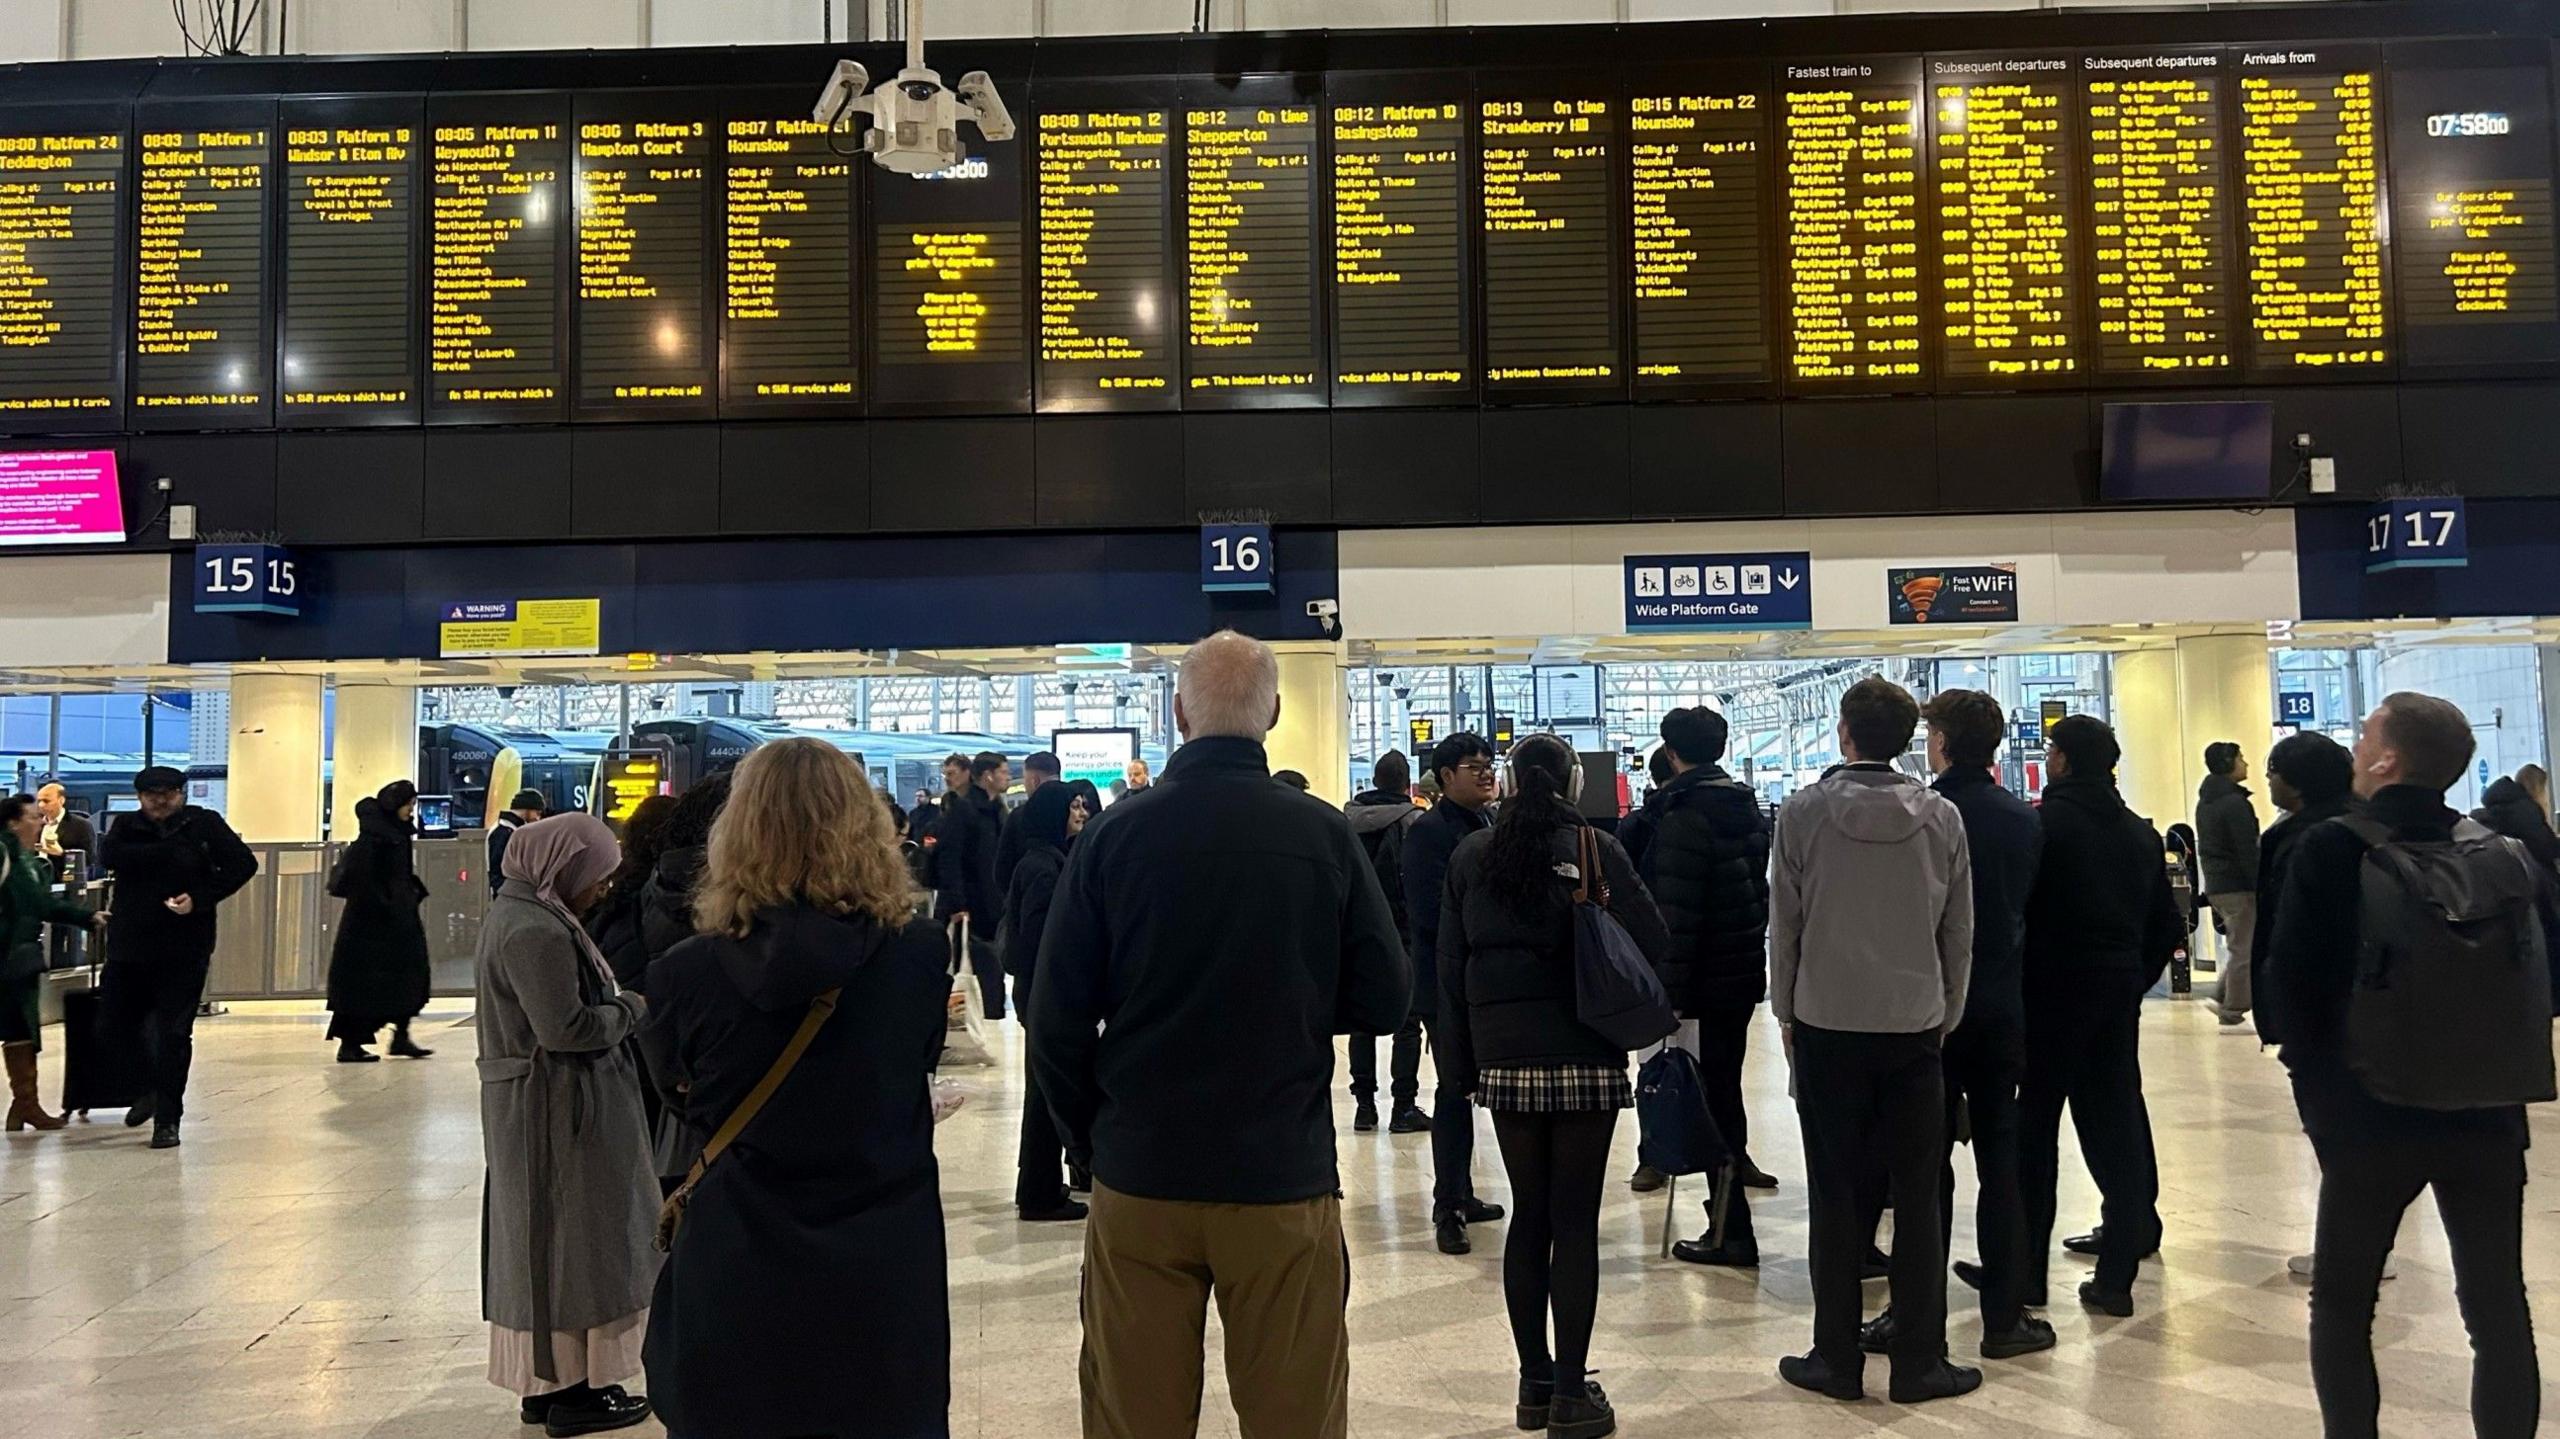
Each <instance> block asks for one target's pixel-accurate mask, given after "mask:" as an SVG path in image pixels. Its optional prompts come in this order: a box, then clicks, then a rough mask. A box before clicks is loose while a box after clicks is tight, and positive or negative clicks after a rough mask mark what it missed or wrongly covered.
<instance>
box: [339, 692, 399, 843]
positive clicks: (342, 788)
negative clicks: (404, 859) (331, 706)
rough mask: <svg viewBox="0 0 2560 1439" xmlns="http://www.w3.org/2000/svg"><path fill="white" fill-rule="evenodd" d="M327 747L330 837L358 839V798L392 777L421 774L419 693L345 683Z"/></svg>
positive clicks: (371, 791)
mask: <svg viewBox="0 0 2560 1439" xmlns="http://www.w3.org/2000/svg"><path fill="white" fill-rule="evenodd" d="M332 726H333V729H334V730H335V737H334V738H333V739H332V740H331V742H330V746H329V757H330V764H329V771H330V785H329V835H330V837H331V838H332V839H336V840H339V841H341V842H344V841H346V840H351V839H354V838H355V837H356V801H358V800H360V799H365V798H368V797H370V796H371V795H373V794H375V793H376V792H378V791H379V790H381V788H382V787H383V786H384V785H387V784H389V783H391V782H392V781H393V780H402V779H405V780H411V781H414V780H416V779H417V777H418V692H417V691H416V690H414V689H412V688H410V687H409V686H407V685H375V684H342V685H340V686H338V700H337V707H336V712H335V714H334V716H333V718H332Z"/></svg>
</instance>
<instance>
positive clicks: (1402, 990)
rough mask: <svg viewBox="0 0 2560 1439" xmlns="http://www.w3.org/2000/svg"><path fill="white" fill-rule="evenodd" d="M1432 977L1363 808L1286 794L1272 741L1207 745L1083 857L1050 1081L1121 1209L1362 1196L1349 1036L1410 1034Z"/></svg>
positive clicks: (1061, 945) (1111, 822)
mask: <svg viewBox="0 0 2560 1439" xmlns="http://www.w3.org/2000/svg"><path fill="white" fill-rule="evenodd" d="M1412 982H1413V976H1412V970H1411V968H1410V967H1409V966H1408V965H1407V963H1406V961H1405V955H1404V950H1403V948H1402V946H1400V945H1398V944H1397V943H1396V931H1395V923H1394V921H1393V920H1391V919H1390V918H1388V915H1387V898H1386V896H1385V895H1384V894H1383V893H1381V892H1380V891H1379V889H1378V877H1377V876H1376V875H1375V874H1373V873H1371V872H1370V869H1369V859H1368V856H1367V855H1364V854H1362V853H1361V852H1360V842H1359V841H1358V840H1356V839H1353V838H1352V837H1351V826H1350V825H1349V824H1348V823H1346V822H1345V821H1344V819H1343V817H1342V812H1341V811H1339V810H1337V809H1335V808H1333V807H1332V806H1331V805H1328V804H1326V803H1325V802H1324V801H1322V800H1320V799H1317V798H1315V797H1314V796H1312V795H1307V794H1301V793H1299V792H1298V791H1296V790H1293V789H1290V788H1289V787H1287V786H1285V785H1278V784H1273V783H1272V782H1271V771H1270V765H1269V761H1268V759H1267V758H1266V757H1265V755H1264V753H1263V749H1262V746H1261V745H1260V744H1258V743H1255V742H1254V741H1252V740H1247V739H1235V738H1225V737H1212V738H1205V739H1195V740H1192V741H1190V742H1189V743H1187V744H1185V745H1183V746H1182V747H1181V748H1180V749H1179V750H1176V751H1175V752H1174V756H1173V759H1172V761H1171V762H1170V763H1169V764H1167V765H1166V766H1165V772H1164V779H1163V780H1162V781H1161V782H1160V783H1158V784H1156V785H1154V786H1152V787H1151V788H1148V789H1145V790H1141V791H1138V792H1136V793H1133V794H1131V795H1130V796H1129V797H1128V798H1127V799H1124V800H1122V801H1120V802H1119V803H1118V804H1115V805H1113V806H1111V807H1110V808H1109V809H1107V810H1104V811H1103V812H1102V814H1101V815H1100V816H1099V817H1098V818H1096V819H1093V820H1091V821H1089V822H1088V823H1087V824H1086V825H1085V827H1084V833H1083V834H1082V835H1081V836H1079V837H1078V838H1077V840H1076V843H1075V848H1074V850H1073V851H1072V852H1071V853H1070V854H1069V855H1068V856H1067V871H1066V874H1065V876H1064V877H1063V878H1061V879H1060V880H1059V882H1058V895H1057V900H1056V902H1055V904H1054V906H1053V907H1052V908H1051V910H1050V912H1049V924H1048V929H1047V932H1046V933H1045V934H1044V935H1043V937H1042V939H1041V944H1040V959H1039V964H1038V974H1037V977H1036V979H1035V982H1034V983H1033V985H1032V990H1031V1008H1030V1010H1029V1012H1028V1018H1029V1024H1030V1029H1031V1066H1032V1070H1033V1072H1034V1073H1035V1074H1036V1075H1037V1076H1038V1078H1039V1082H1040V1090H1041V1092H1042V1093H1043V1094H1045V1095H1047V1096H1048V1099H1049V1108H1050V1110H1051V1111H1052V1112H1053V1113H1055V1114H1056V1115H1057V1117H1058V1127H1059V1130H1060V1131H1061V1137H1063V1138H1064V1139H1065V1141H1066V1147H1067V1149H1068V1151H1069V1152H1070V1153H1073V1152H1075V1151H1077V1150H1079V1149H1084V1148H1088V1147H1089V1148H1090V1149H1091V1151H1092V1154H1093V1174H1094V1177H1095V1178H1096V1179H1098V1180H1100V1181H1101V1182H1102V1183H1104V1184H1107V1185H1109V1186H1111V1187H1112V1188H1113V1189H1115V1190H1118V1191H1119V1192H1120V1193H1123V1194H1130V1195H1135V1196H1138V1197H1140V1198H1144V1199H1170V1200H1184V1201H1191V1202H1196V1203H1206V1204H1287V1203H1292V1202H1295V1201H1297V1200H1302V1199H1313V1198H1315V1197H1317V1196H1319V1195H1325V1194H1332V1193H1334V1192H1336V1191H1337V1190H1339V1189H1340V1188H1341V1187H1342V1183H1341V1176H1340V1174H1339V1173H1338V1171H1337V1169H1336V1166H1335V1162H1334V1147H1333V1131H1334V1123H1333V1097H1332V1094H1331V1093H1330V1090H1331V1088H1332V1081H1333V1059H1334V1049H1333V1036H1335V1035H1337V1034H1392V1033H1394V1032H1395V1029H1396V1026H1397V1025H1398V1024H1400V1023H1402V1022H1403V1020H1404V1016H1405V1013H1406V1006H1407V1005H1408V1004H1409V1003H1410V1002H1411V996H1410V994H1409V993H1408V992H1407V991H1408V990H1409V989H1410V987H1411V985H1412Z"/></svg>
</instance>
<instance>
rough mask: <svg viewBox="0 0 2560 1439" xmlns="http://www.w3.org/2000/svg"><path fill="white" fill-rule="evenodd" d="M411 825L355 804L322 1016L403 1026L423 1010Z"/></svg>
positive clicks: (378, 807)
mask: <svg viewBox="0 0 2560 1439" xmlns="http://www.w3.org/2000/svg"><path fill="white" fill-rule="evenodd" d="M417 835H418V829H417V826H416V825H413V824H411V823H410V822H409V821H407V820H405V819H402V818H401V817H400V816H399V814H398V813H397V812H396V811H394V810H393V809H392V808H391V807H390V806H389V805H386V804H384V803H383V802H382V801H380V800H378V799H361V800H358V801H356V838H355V842H354V843H353V844H350V845H348V846H347V848H346V852H345V854H343V855H342V856H341V857H340V859H339V861H338V862H339V865H340V873H341V874H343V875H344V876H345V883H344V885H343V886H342V888H343V889H344V890H345V895H344V898H345V899H346V902H347V904H346V908H345V909H344V910H342V911H340V912H339V915H338V935H337V938H336V940H335V941H334V942H333V943H332V944H331V945H330V947H329V1012H330V1013H332V1014H341V1015H345V1016H346V1017H347V1018H349V1019H354V1020H359V1021H363V1020H375V1021H387V1020H395V1019H407V1018H409V1017H410V1016H412V1015H414V1014H416V1013H417V1012H418V1011H420V1010H422V1009H425V1008H426V1007H427V991H428V988H429V975H428V964H427V926H426V922H425V921H424V920H423V919H421V918H419V915H418V907H419V906H420V905H423V904H425V903H426V902H427V885H426V881H424V880H422V879H420V878H418V868H417V864H416V862H415V860H414V857H413V855H412V853H411V850H412V848H413V847H414V845H415V842H416V839H417Z"/></svg>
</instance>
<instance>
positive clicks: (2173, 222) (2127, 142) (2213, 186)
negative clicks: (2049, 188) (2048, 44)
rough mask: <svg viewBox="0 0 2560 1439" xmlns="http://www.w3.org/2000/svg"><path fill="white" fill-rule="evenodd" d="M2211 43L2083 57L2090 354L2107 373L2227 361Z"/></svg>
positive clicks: (2220, 162) (2210, 366)
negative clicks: (2092, 329)
mask: <svg viewBox="0 0 2560 1439" xmlns="http://www.w3.org/2000/svg"><path fill="white" fill-rule="evenodd" d="M2225 58H2226V57H2225V56H2224V55H2223V53H2222V52H2221V51H2218V50H2210V49H2206V50H2185V51H2166V50H2163V51H2116V52H2107V53H2102V54H2094V55H2089V56H2085V57H2083V58H2082V60H2081V62H2080V65H2081V72H2082V75H2083V76H2084V79H2083V81H2082V87H2081V89H2082V104H2083V109H2084V113H2083V116H2082V123H2083V126H2084V129H2085V133H2086V134H2087V136H2088V157H2089V159H2088V168H2089V184H2088V195H2089V201H2088V204H2089V232H2090V236H2091V238H2092V241H2093V243H2092V245H2091V247H2090V253H2091V257H2092V262H2093V263H2092V264H2091V267H2090V289H2091V291H2092V292H2093V293H2094V294H2095V295H2096V296H2097V306H2096V309H2097V333H2096V352H2095V353H2096V360H2097V368H2098V370H2099V372H2100V373H2102V374H2104V375H2108V376H2111V377H2114V376H2123V377H2134V376H2146V377H2153V378H2168V377H2174V376H2188V377H2202V376H2204V375H2208V374H2211V373H2213V372H2215V371H2221V370H2228V369H2230V368H2231V340H2232V321H2231V316H2232V284H2231V191H2230V187H2229V184H2228V181H2227V180H2226V179H2225V171H2224V161H2225V159H2226V158H2227V156H2226V154H2225V151H2226V149H2227V147H2226V145H2225V143H2224V140H2223V125H2222V102H2223V95H2224V86H2225V80H2224V73H2225V69H2226V66H2225V63H2224V62H2225Z"/></svg>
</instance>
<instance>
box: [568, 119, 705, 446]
mask: <svg viewBox="0 0 2560 1439" xmlns="http://www.w3.org/2000/svg"><path fill="white" fill-rule="evenodd" d="M710 163H711V127H710V125H709V123H708V122H706V121H704V120H702V119H700V118H697V117H695V116H691V115H687V114H683V113H679V111H678V110H677V109H676V108H675V107H672V106H671V107H669V108H667V109H666V110H665V111H664V112H662V113H652V114H649V115H647V116H645V117H643V116H640V115H638V114H637V113H635V112H630V111H625V112H622V113H621V114H619V115H617V116H615V117H612V118H601V117H594V116H591V114H590V112H589V111H587V110H586V109H585V108H583V107H582V108H581V109H580V111H579V117H578V309H577V317H578V389H577V402H578V408H579V409H580V410H581V411H586V412H594V413H605V414H611V415H614V416H633V415H646V414H653V413H659V414H703V413H707V412H709V410H710V409H711V347H710V345H709V344H708V343H707V342H706V335H705V329H704V324H705V313H706V312H705V309H704V300H705V298H706V297H707V295H708V294H709V275H710V268H711V267H710V264H709V260H708V250H709V247H710V232H709V230H708V229H707V228H706V227H705V224H704V219H705V216H706V215H707V213H708V206H709V196H710V184H709V181H708V178H707V177H708V173H709V167H710Z"/></svg>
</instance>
